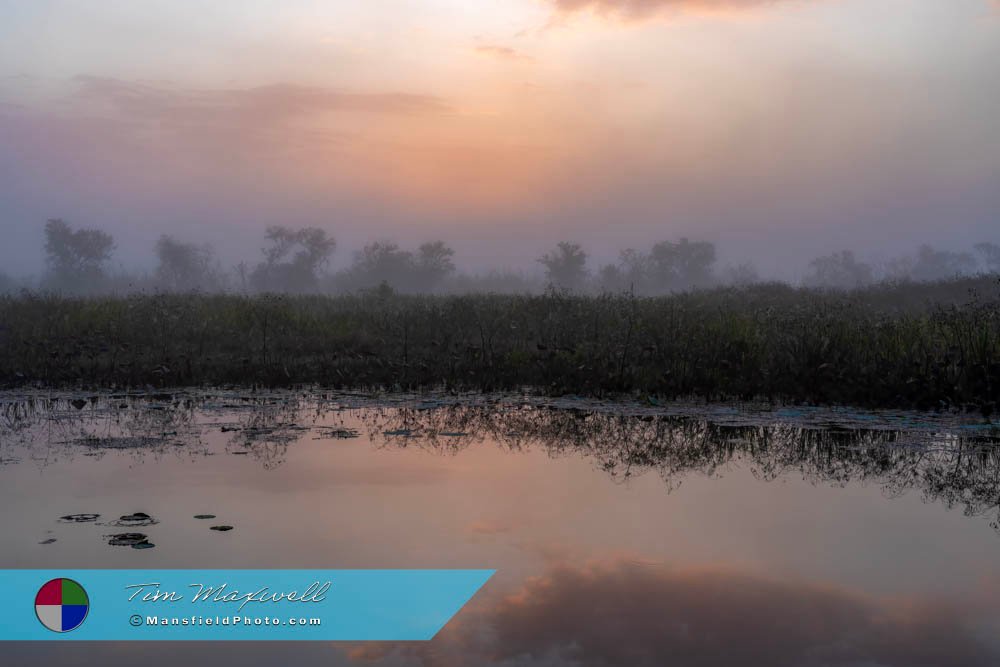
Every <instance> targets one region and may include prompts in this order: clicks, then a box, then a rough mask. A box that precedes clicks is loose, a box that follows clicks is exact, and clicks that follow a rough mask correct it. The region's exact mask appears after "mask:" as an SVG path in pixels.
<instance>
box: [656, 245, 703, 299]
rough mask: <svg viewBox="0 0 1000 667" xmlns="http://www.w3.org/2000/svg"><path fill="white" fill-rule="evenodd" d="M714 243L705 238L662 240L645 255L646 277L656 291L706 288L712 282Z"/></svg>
mask: <svg viewBox="0 0 1000 667" xmlns="http://www.w3.org/2000/svg"><path fill="white" fill-rule="evenodd" d="M714 264H715V244H713V243H709V242H707V241H689V240H687V239H685V238H682V239H681V240H680V241H678V242H677V243H674V242H671V241H662V242H660V243H657V244H656V245H654V246H653V247H652V249H651V250H650V252H649V258H648V271H649V277H650V279H651V281H652V283H653V286H654V288H655V289H657V290H682V289H690V288H692V287H707V286H708V285H710V284H712V282H714V276H713V274H712V267H713V265H714Z"/></svg>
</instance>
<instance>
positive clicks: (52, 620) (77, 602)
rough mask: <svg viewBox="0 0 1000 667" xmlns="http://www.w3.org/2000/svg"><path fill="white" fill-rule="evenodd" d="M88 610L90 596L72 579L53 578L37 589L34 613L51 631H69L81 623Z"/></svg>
mask: <svg viewBox="0 0 1000 667" xmlns="http://www.w3.org/2000/svg"><path fill="white" fill-rule="evenodd" d="M89 611H90V598H88V597H87V591H85V590H83V586H81V585H80V584H78V583H76V582H75V581H73V580H72V579H62V578H60V579H53V580H52V581H49V582H46V583H45V585H44V586H42V587H41V588H39V589H38V595H36V596H35V615H36V616H38V620H39V621H40V622H41V624H42V625H44V626H45V627H47V628H48V629H49V630H52V631H53V632H69V631H70V630H76V629H77V628H78V627H80V626H81V625H83V621H84V619H86V618H87V612H89Z"/></svg>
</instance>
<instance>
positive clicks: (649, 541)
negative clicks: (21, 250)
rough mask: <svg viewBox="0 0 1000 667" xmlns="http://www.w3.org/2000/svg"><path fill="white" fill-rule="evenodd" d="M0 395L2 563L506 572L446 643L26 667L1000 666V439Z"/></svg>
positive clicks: (886, 428)
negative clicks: (226, 666) (224, 666)
mask: <svg viewBox="0 0 1000 667" xmlns="http://www.w3.org/2000/svg"><path fill="white" fill-rule="evenodd" d="M2 400H3V414H2V415H0V566H2V567H7V568H22V567H51V568H70V567H75V568H76V567H123V568H125V567H145V568H160V567H162V568H168V567H169V568H185V567H191V568H215V567H218V568H231V567H241V568H242V567H260V568H268V567H282V568H293V567H316V568H383V567H387V568H394V567H399V568H413V567H434V568H450V567H456V568H460V567H469V568H482V567H488V568H496V569H497V571H498V573H497V575H496V576H495V577H494V579H493V580H491V581H490V582H489V583H488V584H487V586H486V587H485V588H484V589H483V590H482V591H480V593H479V594H478V595H477V596H476V597H475V598H474V599H473V601H472V602H471V603H470V604H469V605H468V606H467V607H466V608H465V609H464V610H463V611H462V612H461V613H460V614H459V615H458V616H457V617H456V618H455V619H454V620H453V621H452V622H451V623H450V624H449V625H448V626H447V627H446V628H445V629H444V630H443V631H442V633H441V634H440V635H439V636H438V637H437V638H436V639H435V640H434V641H433V642H430V643H427V644H407V645H384V644H377V645H365V644H352V645H335V644H307V643H301V644H280V645H275V644H270V643H248V644H239V643H228V644H226V643H219V644H188V643H182V642H179V643H163V644H156V645H150V644H144V645H143V644H116V645H111V644H87V643H69V644H57V645H42V644H30V645H29V644H13V645H10V647H12V648H10V647H6V648H7V650H5V653H4V654H3V660H2V662H3V664H4V665H8V664H10V665H19V664H39V661H41V660H45V661H47V662H48V664H55V665H62V664H79V665H86V664H102V665H134V664H144V665H175V664H178V662H182V663H183V662H186V663H187V664H217V663H219V662H220V661H223V660H225V661H234V664H240V665H248V666H254V667H255V666H257V665H273V664H299V665H339V664H374V665H511V666H513V665H585V666H604V665H677V666H682V667H683V666H687V665H696V666H702V665H720V666H721V665H727V666H730V665H751V666H757V665H761V666H765V665H766V666H782V665H788V666H796V667H798V666H814V665H815V666H819V665H838V666H839V665H844V666H847V665H851V666H856V667H861V666H868V667H873V666H876V665H884V666H906V667H909V666H912V665H935V666H938V665H957V666H964V665H996V664H1000V662H998V661H1000V596H998V595H997V593H998V592H1000V576H998V563H1000V533H998V530H997V526H996V522H997V514H998V504H1000V447H996V445H997V444H998V443H1000V434H998V432H997V431H996V430H994V429H992V428H991V427H990V426H989V425H985V424H983V423H981V422H979V421H977V420H976V419H974V418H969V419H958V418H954V417H941V416H936V417H935V416H929V415H916V414H906V413H858V412H852V411H847V410H838V411H832V410H813V411H803V410H778V411H766V410H753V409H749V408H747V409H736V408H732V407H727V408H712V409H706V408H704V407H698V406H676V405H672V406H650V405H645V406H622V405H615V404H609V403H595V402H586V401H582V400H573V399H563V400H559V401H548V402H546V401H540V400H532V399H527V398H517V397H505V398H488V399H487V398H483V397H431V398H428V397H412V396H410V397H408V396H391V397H380V398H370V397H364V396H356V395H318V394H317V395H303V394H286V393H279V394H267V395H254V396H244V395H238V394H230V393H225V392H204V393H171V394H163V395H145V396H139V395H124V394H123V395H116V396H112V395H103V396H78V395H70V394H66V395H41V394H35V395H5V396H3V397H2ZM74 400H75V401H76V403H75V404H74V403H73V402H72V401H74ZM136 513H143V514H145V515H148V518H146V517H143V516H141V515H139V516H133V517H131V518H130V519H128V520H122V519H121V518H120V517H123V516H125V515H134V514H136ZM75 514H98V515H100V516H99V517H96V518H95V519H94V520H92V521H88V520H81V521H70V520H67V519H60V517H64V516H67V515H75ZM195 515H213V517H212V518H205V519H196V518H194V517H195ZM80 518H81V519H82V518H88V517H80ZM223 525H224V526H232V527H233V529H232V530H229V531H225V532H222V531H213V530H211V529H210V528H211V527H212V526H223ZM124 533H138V534H139V535H140V537H137V536H134V535H133V536H132V538H130V539H121V538H120V537H119V538H118V539H116V538H115V536H116V535H117V536H121V535H122V534H124ZM133 544H140V545H142V546H144V547H146V548H133V546H132V545H133ZM150 545H152V546H150Z"/></svg>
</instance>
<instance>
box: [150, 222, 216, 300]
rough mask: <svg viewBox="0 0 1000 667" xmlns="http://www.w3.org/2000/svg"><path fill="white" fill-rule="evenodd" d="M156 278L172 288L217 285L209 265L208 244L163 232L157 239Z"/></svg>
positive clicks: (163, 286)
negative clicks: (179, 238) (186, 241)
mask: <svg viewBox="0 0 1000 667" xmlns="http://www.w3.org/2000/svg"><path fill="white" fill-rule="evenodd" d="M156 258H157V260H158V262H159V263H158V265H157V267H156V281H157V283H158V284H159V286H160V287H162V288H164V289H168V290H173V291H188V290H193V289H199V288H201V289H208V288H212V287H218V286H219V285H218V277H217V276H216V275H214V273H215V272H214V271H213V268H212V264H213V252H212V249H211V248H210V247H208V246H199V245H196V244H194V243H182V242H180V241H178V240H176V239H174V238H173V237H171V236H168V235H166V234H164V235H163V236H161V237H160V239H159V240H158V241H157V242H156Z"/></svg>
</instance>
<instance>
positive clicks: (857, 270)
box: [804, 250, 874, 289]
mask: <svg viewBox="0 0 1000 667" xmlns="http://www.w3.org/2000/svg"><path fill="white" fill-rule="evenodd" d="M809 266H810V268H811V271H810V273H809V275H807V276H806V278H805V280H804V282H805V284H806V285H808V286H810V287H833V288H836V289H855V288H858V287H863V286H865V285H870V284H871V283H872V281H873V279H874V273H873V272H872V267H871V266H870V265H868V264H865V263H864V262H859V261H858V260H857V259H855V257H854V253H853V252H851V251H850V250H841V251H840V252H835V253H833V254H832V255H824V256H823V257H817V258H816V259H814V260H812V261H811V262H809Z"/></svg>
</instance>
